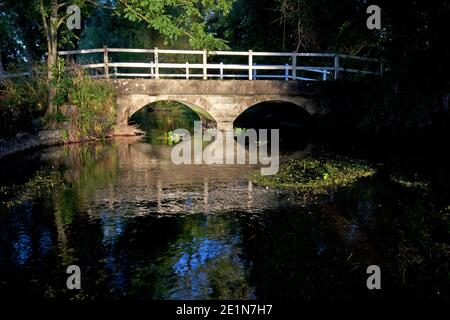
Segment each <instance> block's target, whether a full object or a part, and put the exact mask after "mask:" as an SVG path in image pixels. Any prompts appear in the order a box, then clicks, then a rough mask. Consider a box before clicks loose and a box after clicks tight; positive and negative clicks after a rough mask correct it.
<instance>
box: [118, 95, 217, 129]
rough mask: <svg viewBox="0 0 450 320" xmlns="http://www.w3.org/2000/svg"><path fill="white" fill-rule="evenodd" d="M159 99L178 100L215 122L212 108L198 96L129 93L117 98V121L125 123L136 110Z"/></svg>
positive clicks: (202, 117) (205, 100)
mask: <svg viewBox="0 0 450 320" xmlns="http://www.w3.org/2000/svg"><path fill="white" fill-rule="evenodd" d="M160 101H173V102H178V103H181V104H183V105H185V106H186V107H188V108H190V109H191V110H192V111H194V112H195V113H196V114H197V115H198V116H199V117H200V118H201V119H206V120H208V121H214V122H216V118H215V116H214V110H213V108H212V107H211V104H210V103H209V102H208V100H207V99H205V98H203V97H200V96H183V97H182V96H180V95H157V96H154V95H148V94H131V95H129V96H126V97H124V96H122V97H119V98H118V99H117V111H118V114H117V118H118V122H119V123H127V122H128V120H129V119H130V118H131V116H132V115H133V114H135V113H136V112H137V111H139V110H141V109H142V108H145V107H146V106H148V105H151V104H152V103H155V102H160Z"/></svg>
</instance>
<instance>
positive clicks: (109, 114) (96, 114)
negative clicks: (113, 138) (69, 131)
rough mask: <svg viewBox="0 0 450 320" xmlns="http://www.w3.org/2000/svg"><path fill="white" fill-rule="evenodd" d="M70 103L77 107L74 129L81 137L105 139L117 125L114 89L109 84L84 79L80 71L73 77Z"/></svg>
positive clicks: (73, 122) (73, 121) (69, 94)
mask: <svg viewBox="0 0 450 320" xmlns="http://www.w3.org/2000/svg"><path fill="white" fill-rule="evenodd" d="M68 103H69V104H72V105H75V106H76V109H75V110H76V111H75V115H74V117H73V118H72V127H74V128H76V129H77V130H78V133H79V134H80V137H104V136H105V135H106V134H107V133H108V131H109V130H110V129H111V128H112V127H113V126H114V124H115V119H116V112H115V99H114V91H113V89H112V88H111V87H110V86H109V85H108V84H107V83H104V82H100V81H97V80H93V79H90V78H87V77H84V76H83V74H82V73H81V72H80V71H76V72H75V76H74V77H73V86H72V87H71V88H70V89H69V92H68Z"/></svg>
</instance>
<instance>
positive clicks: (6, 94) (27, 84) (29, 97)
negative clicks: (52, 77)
mask: <svg viewBox="0 0 450 320" xmlns="http://www.w3.org/2000/svg"><path fill="white" fill-rule="evenodd" d="M48 88H49V86H48V82H47V81H46V79H45V78H43V77H39V76H37V75H36V74H34V73H33V75H32V76H31V77H22V78H12V79H2V80H0V107H3V108H23V109H28V110H30V111H31V112H32V113H33V114H34V115H35V116H39V115H43V114H44V113H45V110H46V108H47V102H48Z"/></svg>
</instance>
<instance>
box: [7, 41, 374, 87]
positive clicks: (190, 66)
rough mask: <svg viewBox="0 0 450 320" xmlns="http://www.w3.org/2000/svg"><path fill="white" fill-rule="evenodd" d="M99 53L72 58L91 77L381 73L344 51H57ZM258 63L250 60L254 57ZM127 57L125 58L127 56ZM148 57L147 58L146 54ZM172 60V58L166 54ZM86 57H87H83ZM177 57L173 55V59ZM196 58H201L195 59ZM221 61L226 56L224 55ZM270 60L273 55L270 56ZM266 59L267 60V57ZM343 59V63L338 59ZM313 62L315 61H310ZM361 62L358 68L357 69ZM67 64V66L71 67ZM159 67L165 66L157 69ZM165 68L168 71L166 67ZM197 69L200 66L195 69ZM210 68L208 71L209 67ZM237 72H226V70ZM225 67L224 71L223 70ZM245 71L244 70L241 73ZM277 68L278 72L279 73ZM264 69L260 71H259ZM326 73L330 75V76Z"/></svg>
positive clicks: (252, 77)
mask: <svg viewBox="0 0 450 320" xmlns="http://www.w3.org/2000/svg"><path fill="white" fill-rule="evenodd" d="M96 53H101V54H103V61H101V62H95V61H94V62H93V61H92V60H91V61H86V63H84V62H83V60H74V61H78V62H79V66H80V67H81V68H83V69H87V70H89V69H93V70H94V71H90V72H89V73H95V75H91V76H92V77H103V78H106V79H108V78H109V77H110V76H114V77H150V78H153V79H159V78H161V77H163V78H186V79H190V78H203V79H204V80H206V79H208V78H219V79H224V78H239V79H240V78H246V79H248V80H257V79H284V80H308V81H318V80H331V79H334V80H336V79H339V78H341V77H342V76H341V74H344V73H347V74H359V75H380V76H381V75H382V73H383V65H382V64H380V65H379V68H377V69H376V70H373V71H372V70H371V69H373V68H374V65H373V64H369V62H370V63H372V62H378V60H377V59H374V58H366V57H359V56H352V55H345V54H336V53H311V52H256V51H255V52H253V51H252V50H249V51H219V50H218V51H207V50H172V49H158V48H153V49H134V48H107V47H103V48H95V49H80V50H67V51H60V52H58V54H59V55H60V56H74V55H85V54H96ZM109 53H138V54H151V56H150V59H151V60H153V61H148V60H147V61H141V62H119V61H118V62H115V61H112V60H113V59H112V56H110V55H109ZM161 55H180V57H181V58H180V57H178V61H174V62H167V61H164V62H163V61H162V60H161ZM186 55H192V56H200V57H201V58H200V59H198V57H197V58H195V61H192V62H185V63H181V62H179V60H180V59H187V57H186ZM212 56H214V57H228V56H230V57H232V56H236V57H246V59H247V63H245V64H240V63H236V61H235V60H233V59H231V60H232V61H233V62H234V63H224V62H220V63H218V62H217V60H218V59H214V60H215V61H214V62H211V61H209V62H208V57H212ZM255 57H259V59H257V62H258V63H254V58H255ZM261 57H272V58H275V57H280V58H283V59H282V61H284V62H286V63H285V64H280V63H279V62H278V63H275V64H274V63H269V64H268V63H261V62H262V61H261V60H262V59H261ZM128 59H129V58H128ZM147 59H148V58H147ZM170 59H171V60H172V58H170ZM85 60H87V59H85ZM175 60H177V59H175ZM199 60H200V61H201V62H199ZM224 60H225V61H227V60H230V59H224ZM270 60H272V61H273V60H274V59H270ZM270 60H269V61H270ZM343 60H345V65H348V67H344V64H343V63H342V61H343ZM278 61H279V60H278ZM301 63H307V65H301ZM314 64H317V65H314ZM360 65H361V69H359V67H360ZM72 67H73V66H70V67H69V68H68V69H71V68H72ZM123 68H125V69H143V70H142V71H143V72H142V73H136V72H132V70H121V71H120V72H119V71H118V69H123ZM161 70H165V72H164V73H161V72H160V71H161ZM167 70H169V71H167ZM198 70H201V71H200V72H198ZM212 70H213V71H214V72H213V73H212V74H211V72H209V71H212ZM232 70H234V71H239V72H234V74H233V72H230V71H232ZM225 71H227V72H225ZM243 72H246V74H242V73H243ZM280 72H282V73H281V74H280ZM263 73H264V74H263ZM305 73H306V74H307V75H308V74H309V75H311V74H314V77H318V78H314V77H310V76H306V77H305V76H304V74H305ZM26 75H29V74H28V73H21V74H7V75H2V76H0V78H12V77H20V76H26ZM329 75H332V76H331V77H330V76H329Z"/></svg>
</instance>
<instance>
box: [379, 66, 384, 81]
mask: <svg viewBox="0 0 450 320" xmlns="http://www.w3.org/2000/svg"><path fill="white" fill-rule="evenodd" d="M383 73H384V65H383V63H380V78H383Z"/></svg>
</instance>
